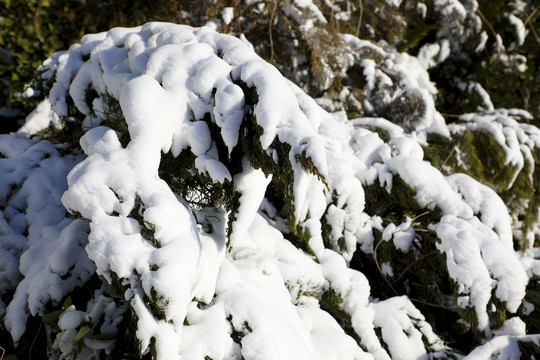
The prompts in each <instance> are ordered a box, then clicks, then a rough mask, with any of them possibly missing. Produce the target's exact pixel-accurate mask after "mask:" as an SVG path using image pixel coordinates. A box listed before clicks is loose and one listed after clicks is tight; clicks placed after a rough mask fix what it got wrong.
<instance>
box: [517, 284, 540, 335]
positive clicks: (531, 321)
mask: <svg viewBox="0 0 540 360" xmlns="http://www.w3.org/2000/svg"><path fill="white" fill-rule="evenodd" d="M524 301H525V302H527V303H528V304H529V306H532V307H534V308H533V309H532V311H530V309H529V308H527V307H525V306H524V305H523V304H524V303H522V305H521V306H520V308H519V309H518V314H519V317H520V318H521V320H523V322H524V323H525V325H526V329H527V334H538V333H540V280H539V278H538V277H536V276H535V277H533V278H532V279H531V280H530V281H529V284H528V285H527V289H526V292H525V298H524Z"/></svg>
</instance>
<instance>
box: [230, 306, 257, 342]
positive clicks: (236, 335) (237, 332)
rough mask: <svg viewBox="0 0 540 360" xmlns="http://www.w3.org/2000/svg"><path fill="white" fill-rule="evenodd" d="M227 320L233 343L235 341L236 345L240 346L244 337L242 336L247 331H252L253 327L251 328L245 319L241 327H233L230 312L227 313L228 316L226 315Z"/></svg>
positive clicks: (247, 332)
mask: <svg viewBox="0 0 540 360" xmlns="http://www.w3.org/2000/svg"><path fill="white" fill-rule="evenodd" d="M227 321H228V322H229V324H230V325H231V339H232V340H233V341H234V342H235V343H237V344H238V345H240V346H241V345H242V339H243V338H244V336H246V335H247V334H249V333H252V332H253V329H252V328H251V326H250V325H249V323H248V322H247V321H244V322H243V324H242V327H241V328H239V329H237V328H235V327H234V325H233V316H232V314H229V316H227Z"/></svg>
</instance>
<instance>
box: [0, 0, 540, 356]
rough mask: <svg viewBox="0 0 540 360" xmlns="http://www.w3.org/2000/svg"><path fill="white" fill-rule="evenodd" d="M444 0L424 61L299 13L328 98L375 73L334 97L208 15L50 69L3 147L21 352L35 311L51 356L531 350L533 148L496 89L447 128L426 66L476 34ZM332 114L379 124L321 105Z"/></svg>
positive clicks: (87, 41) (301, 7)
mask: <svg viewBox="0 0 540 360" xmlns="http://www.w3.org/2000/svg"><path fill="white" fill-rule="evenodd" d="M254 3H256V2H254ZM330 3H331V2H330ZM390 3H396V4H394V5H392V4H390ZM397 3H399V2H395V1H394V2H388V4H387V5H388V7H387V8H386V10H384V9H383V10H384V11H383V10H381V14H390V13H391V12H390V13H387V12H385V11H390V10H391V9H392V7H399V6H400V5H399V4H397ZM252 5H253V4H252ZM255 5H257V4H255ZM259 5H260V4H259ZM467 6H471V7H472V8H473V9H474V8H475V6H477V5H475V3H474V2H471V3H470V4H469V5H467ZM434 7H435V10H436V12H437V13H438V14H439V15H440V22H441V24H442V25H441V29H440V30H439V32H438V39H439V40H438V41H439V42H438V43H437V44H436V45H433V46H431V48H430V47H426V48H424V51H423V52H422V51H421V52H420V54H419V56H418V57H413V56H411V55H407V54H406V53H400V52H398V51H397V50H396V49H395V48H394V47H393V46H390V45H388V44H383V43H380V44H376V43H373V42H370V41H366V40H361V39H359V38H358V37H357V36H354V35H350V34H336V33H335V32H333V31H332V30H331V29H329V28H325V27H317V26H316V24H317V22H319V23H326V22H328V20H327V19H326V18H325V15H324V14H323V12H321V11H320V10H319V8H318V7H317V6H315V5H314V4H313V3H312V2H311V1H285V2H283V3H282V4H281V5H280V9H281V10H282V11H283V12H284V14H286V15H287V16H289V17H291V18H293V19H296V18H297V19H296V20H297V21H298V22H303V25H302V28H301V32H302V33H303V34H304V36H306V39H307V41H308V43H309V45H308V46H309V47H310V49H311V52H312V55H313V54H314V53H316V54H317V55H315V57H317V58H318V60H317V61H315V62H314V64H316V65H313V66H315V68H316V69H319V70H320V71H321V72H320V73H319V75H318V78H316V79H315V80H316V83H317V86H318V87H320V88H321V89H323V90H324V89H331V88H332V86H334V85H333V84H335V83H336V80H337V79H341V78H346V77H347V76H349V75H352V74H353V73H354V74H356V76H360V77H361V78H362V79H363V81H361V84H362V86H358V84H356V85H355V86H347V85H346V86H345V87H344V88H343V89H341V90H340V92H339V94H338V96H337V98H336V97H332V96H328V97H327V98H325V99H318V100H317V102H316V101H315V100H313V99H312V98H311V97H310V96H308V95H307V94H306V93H305V92H304V91H303V90H302V89H301V88H299V87H297V86H296V85H294V84H293V83H292V82H290V81H289V80H287V79H286V78H284V77H283V76H282V75H281V74H280V72H279V71H278V70H277V69H276V68H275V67H273V66H272V65H270V64H269V63H267V62H266V61H264V60H262V59H261V58H260V57H259V56H258V55H256V54H255V52H253V50H252V46H251V44H249V43H248V42H247V41H246V40H245V38H244V39H243V40H242V39H238V38H235V37H233V36H230V35H224V34H220V33H217V32H215V31H214V30H212V26H214V27H215V24H214V25H212V23H211V24H209V26H205V27H200V28H192V27H188V26H181V25H173V24H166V23H148V24H146V25H144V26H142V27H138V28H116V29H112V30H110V31H109V32H107V33H100V34H94V35H87V36H85V37H83V39H82V40H81V42H80V44H76V45H74V46H72V47H71V48H70V49H69V51H65V52H61V53H56V54H55V55H53V56H52V57H51V58H50V59H48V60H47V61H46V62H45V63H44V66H43V68H42V69H41V70H42V76H41V77H42V79H41V81H42V84H41V86H43V88H45V89H48V95H47V99H46V100H45V102H44V103H42V105H41V106H40V108H38V110H36V112H35V113H34V114H32V115H31V116H29V117H28V119H27V123H26V124H25V126H24V127H23V128H22V130H23V131H24V132H26V133H27V134H36V133H39V134H41V136H43V137H44V138H45V140H41V139H39V138H37V137H36V138H34V139H26V138H24V137H21V135H5V136H3V137H2V138H1V139H0V152H1V154H2V156H3V157H2V158H0V171H2V176H0V186H2V188H1V189H2V191H0V196H2V198H1V199H2V203H1V205H2V208H1V209H2V214H3V219H2V220H3V221H2V223H1V224H3V225H2V228H1V229H2V232H1V233H0V234H1V237H0V240H1V241H2V247H1V248H0V249H1V251H2V252H1V253H0V254H1V255H2V265H3V267H2V272H1V273H0V274H1V276H2V278H3V279H6V281H3V282H2V288H1V289H0V293H1V294H2V303H0V313H1V314H3V315H2V316H5V317H4V320H3V325H4V326H5V328H6V329H7V330H8V331H9V332H10V333H11V336H12V338H13V340H14V341H15V343H16V344H18V345H19V346H22V343H23V342H24V339H25V334H28V332H32V329H31V327H30V325H29V323H28V322H27V321H29V320H32V319H33V318H35V317H37V318H39V317H41V318H42V319H43V322H44V323H45V324H47V325H46V327H47V332H48V334H49V335H48V336H50V337H51V339H50V345H49V351H50V356H51V357H56V356H62V357H65V358H67V357H70V356H71V357H78V358H85V359H90V358H98V357H99V356H103V355H104V354H108V355H110V356H111V357H113V358H139V357H147V358H157V359H177V358H182V359H207V358H210V359H236V358H242V357H243V358H245V359H254V358H262V359H284V358H302V359H317V358H319V359H390V358H391V359H427V358H460V357H462V355H467V354H469V355H468V356H467V357H468V358H470V359H488V358H490V357H497V356H499V357H501V358H503V357H505V356H506V357H505V358H516V359H517V358H519V356H520V354H521V355H523V356H526V355H525V354H527V351H529V352H530V353H531V354H533V353H534V352H535V349H538V348H539V346H540V335H537V334H536V335H535V334H530V333H531V330H533V332H534V330H536V331H538V326H537V325H535V324H536V323H535V321H536V320H535V319H536V318H537V315H538V311H537V310H536V309H535V304H536V305H538V304H540V301H538V299H537V298H535V295H534V294H535V292H532V291H530V288H531V286H532V288H534V286H535V282H536V278H537V277H538V276H540V263H539V262H538V260H536V258H537V257H538V256H537V248H536V245H537V240H536V239H537V236H538V231H539V229H538V226H537V223H538V205H539V204H540V198H538V195H536V190H535V188H536V186H537V185H538V181H539V177H538V172H537V171H536V164H537V162H538V161H539V160H538V159H540V158H539V157H538V155H537V150H536V149H537V148H538V146H539V141H540V137H539V135H540V132H539V130H538V129H537V128H536V127H535V126H533V125H529V124H526V122H525V121H523V120H530V115H529V113H527V112H526V111H523V110H514V109H510V110H505V109H495V108H494V107H493V104H491V106H489V103H490V100H489V96H487V97H486V98H485V101H484V102H483V104H484V105H485V106H484V107H483V108H481V109H480V110H479V111H478V112H476V113H469V114H464V115H461V116H460V117H459V121H456V122H454V123H452V124H448V125H447V124H446V122H445V119H444V117H443V116H442V114H440V113H439V112H438V111H437V108H436V95H437V91H438V90H437V88H436V87H435V86H434V84H433V83H432V82H431V81H430V76H429V74H428V73H427V69H428V68H429V67H431V66H435V65H434V64H436V63H437V62H439V61H441V62H442V61H444V58H445V57H446V56H448V54H449V52H451V51H457V50H456V48H457V47H459V46H462V45H463V44H465V43H466V42H465V41H464V42H463V43H461V42H455V43H453V45H452V48H450V47H449V46H450V41H452V39H454V38H456V37H457V38H459V37H462V38H463V37H465V38H467V37H469V36H473V35H474V34H475V33H477V32H478V31H479V26H480V25H479V21H480V20H479V19H478V18H477V17H476V16H474V15H473V14H474V12H472V13H471V10H470V9H468V8H467V9H466V8H465V6H464V5H462V4H461V3H459V2H458V1H446V2H445V1H436V2H435V5H434ZM227 9H228V8H225V9H224V10H223V11H222V12H220V14H221V17H222V20H223V21H224V22H225V23H226V24H227V25H228V24H231V23H232V21H233V19H232V17H234V12H233V13H231V11H230V10H227ZM388 9H390V10H388ZM418 9H420V10H421V9H422V7H421V6H420V5H418ZM263 10H264V6H263V7H261V9H260V11H263ZM338 10H339V9H338V8H336V9H335V11H334V14H335V15H336V16H338V14H342V15H341V18H340V19H346V17H347V16H346V13H343V12H341V11H338ZM392 11H394V10H392ZM340 21H341V20H340ZM470 24H475V25H474V26H469V25H470ZM471 31H472V33H469V32H471ZM324 36H328V37H329V38H330V39H333V41H332V44H333V45H332V46H334V47H335V48H332V46H329V45H328V44H327V43H325V42H324V39H323V37H324ZM326 41H327V42H328V38H327V39H326ZM444 44H446V45H444ZM436 46H439V48H438V49H435V47H436ZM445 46H447V47H448V48H446V50H444V51H446V54H443V49H444V47H445ZM463 46H465V45H463ZM338 49H340V50H343V52H341V55H340V51H338ZM434 49H435V50H434ZM421 54H423V55H422V56H420V55H421ZM328 60H330V61H328ZM335 64H339V66H338V67H339V68H340V69H338V68H336V67H333V66H334V65H335ZM348 70H349V71H348ZM351 71H352V72H351ZM300 82H301V81H300ZM344 83H345V84H346V81H344ZM467 89H468V88H467ZM467 89H464V91H465V90H467ZM477 89H481V86H479V87H477ZM339 99H341V100H342V101H343V102H347V101H353V99H354V101H353V104H352V105H350V106H352V107H353V108H354V109H356V111H357V113H358V114H364V115H367V116H362V117H358V118H352V119H347V116H346V115H345V114H344V113H343V112H333V113H330V112H328V111H327V110H324V109H323V108H322V107H321V106H320V105H319V104H321V105H322V106H324V107H325V108H326V109H333V110H337V109H343V108H344V107H343V106H342V103H341V105H340V102H339V101H338V100H339ZM49 123H51V126H50V128H49V129H48V130H45V131H44V128H45V127H46V126H47V124H49ZM47 139H49V140H47ZM54 142H63V143H65V144H69V145H71V147H69V146H68V145H63V144H54ZM77 143H78V144H79V145H80V149H81V150H82V152H80V153H78V152H77V150H76V147H77ZM488 147H489V148H488ZM73 153H75V154H76V155H73ZM15 164H17V165H15ZM531 193H532V194H533V196H530V194H531ZM66 210H67V212H66ZM515 248H516V249H519V250H521V251H519V252H516V251H515ZM4 258H5V259H6V260H5V261H4V260H3V259H4ZM4 264H5V265H4ZM531 284H532V285H531ZM77 287H83V288H85V290H84V291H86V292H87V294H86V295H83V296H79V297H78V298H77V299H75V300H74V301H73V302H72V300H71V297H72V296H74V294H75V292H76V290H74V289H76V288H77ZM528 287H529V288H528ZM88 290H90V291H88ZM528 333H529V334H528ZM531 349H532V350H531Z"/></svg>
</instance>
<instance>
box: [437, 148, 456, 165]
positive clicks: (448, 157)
mask: <svg viewBox="0 0 540 360" xmlns="http://www.w3.org/2000/svg"><path fill="white" fill-rule="evenodd" d="M455 150H456V147H455V146H454V147H453V148H452V151H450V154H448V156H447V157H446V159H444V161H443V163H442V164H441V165H439V168H438V169H437V170H439V171H441V169H442V168H443V166H444V165H446V163H447V162H448V160H450V157H451V156H452V154H453V153H454V151H455Z"/></svg>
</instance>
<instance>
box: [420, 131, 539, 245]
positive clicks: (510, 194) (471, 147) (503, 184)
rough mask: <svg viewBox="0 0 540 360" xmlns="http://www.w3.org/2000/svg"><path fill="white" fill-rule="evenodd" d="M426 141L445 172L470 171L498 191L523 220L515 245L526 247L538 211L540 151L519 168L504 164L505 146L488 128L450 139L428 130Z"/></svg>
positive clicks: (428, 154)
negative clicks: (531, 161) (520, 232)
mask: <svg viewBox="0 0 540 360" xmlns="http://www.w3.org/2000/svg"><path fill="white" fill-rule="evenodd" d="M427 142H428V145H427V146H425V147H424V155H425V159H426V160H428V161H430V162H431V163H432V164H433V166H435V167H438V168H439V169H440V170H441V171H442V172H443V173H446V174H452V173H456V172H462V173H465V174H468V175H470V176H471V177H473V178H474V179H476V180H478V181H479V182H481V183H483V184H486V185H488V186H490V187H491V188H492V189H494V190H495V191H496V192H497V193H498V194H499V196H500V197H501V198H502V199H503V201H504V202H505V204H506V206H507V207H508V209H509V211H510V213H511V214H512V216H513V218H515V219H520V220H521V221H522V224H521V230H522V238H521V239H518V241H517V243H516V247H517V248H525V247H526V246H527V245H526V243H527V236H528V235H529V234H530V232H531V230H532V229H533V227H534V226H535V224H536V222H537V221H538V215H539V207H540V193H539V192H538V191H537V188H538V184H540V169H539V168H540V151H538V150H536V149H533V158H534V159H535V163H534V164H530V162H529V160H528V159H527V158H525V159H524V160H525V162H524V165H523V168H521V169H518V168H517V167H516V166H513V165H511V164H505V162H506V153H505V151H504V149H503V148H502V147H501V146H500V145H499V143H498V142H497V141H496V140H495V138H494V136H493V135H492V134H490V133H488V132H485V131H470V130H465V131H461V132H458V133H454V134H453V135H452V138H451V139H449V138H446V137H443V136H440V135H436V134H429V135H428V139H427ZM533 169H534V170H533Z"/></svg>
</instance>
